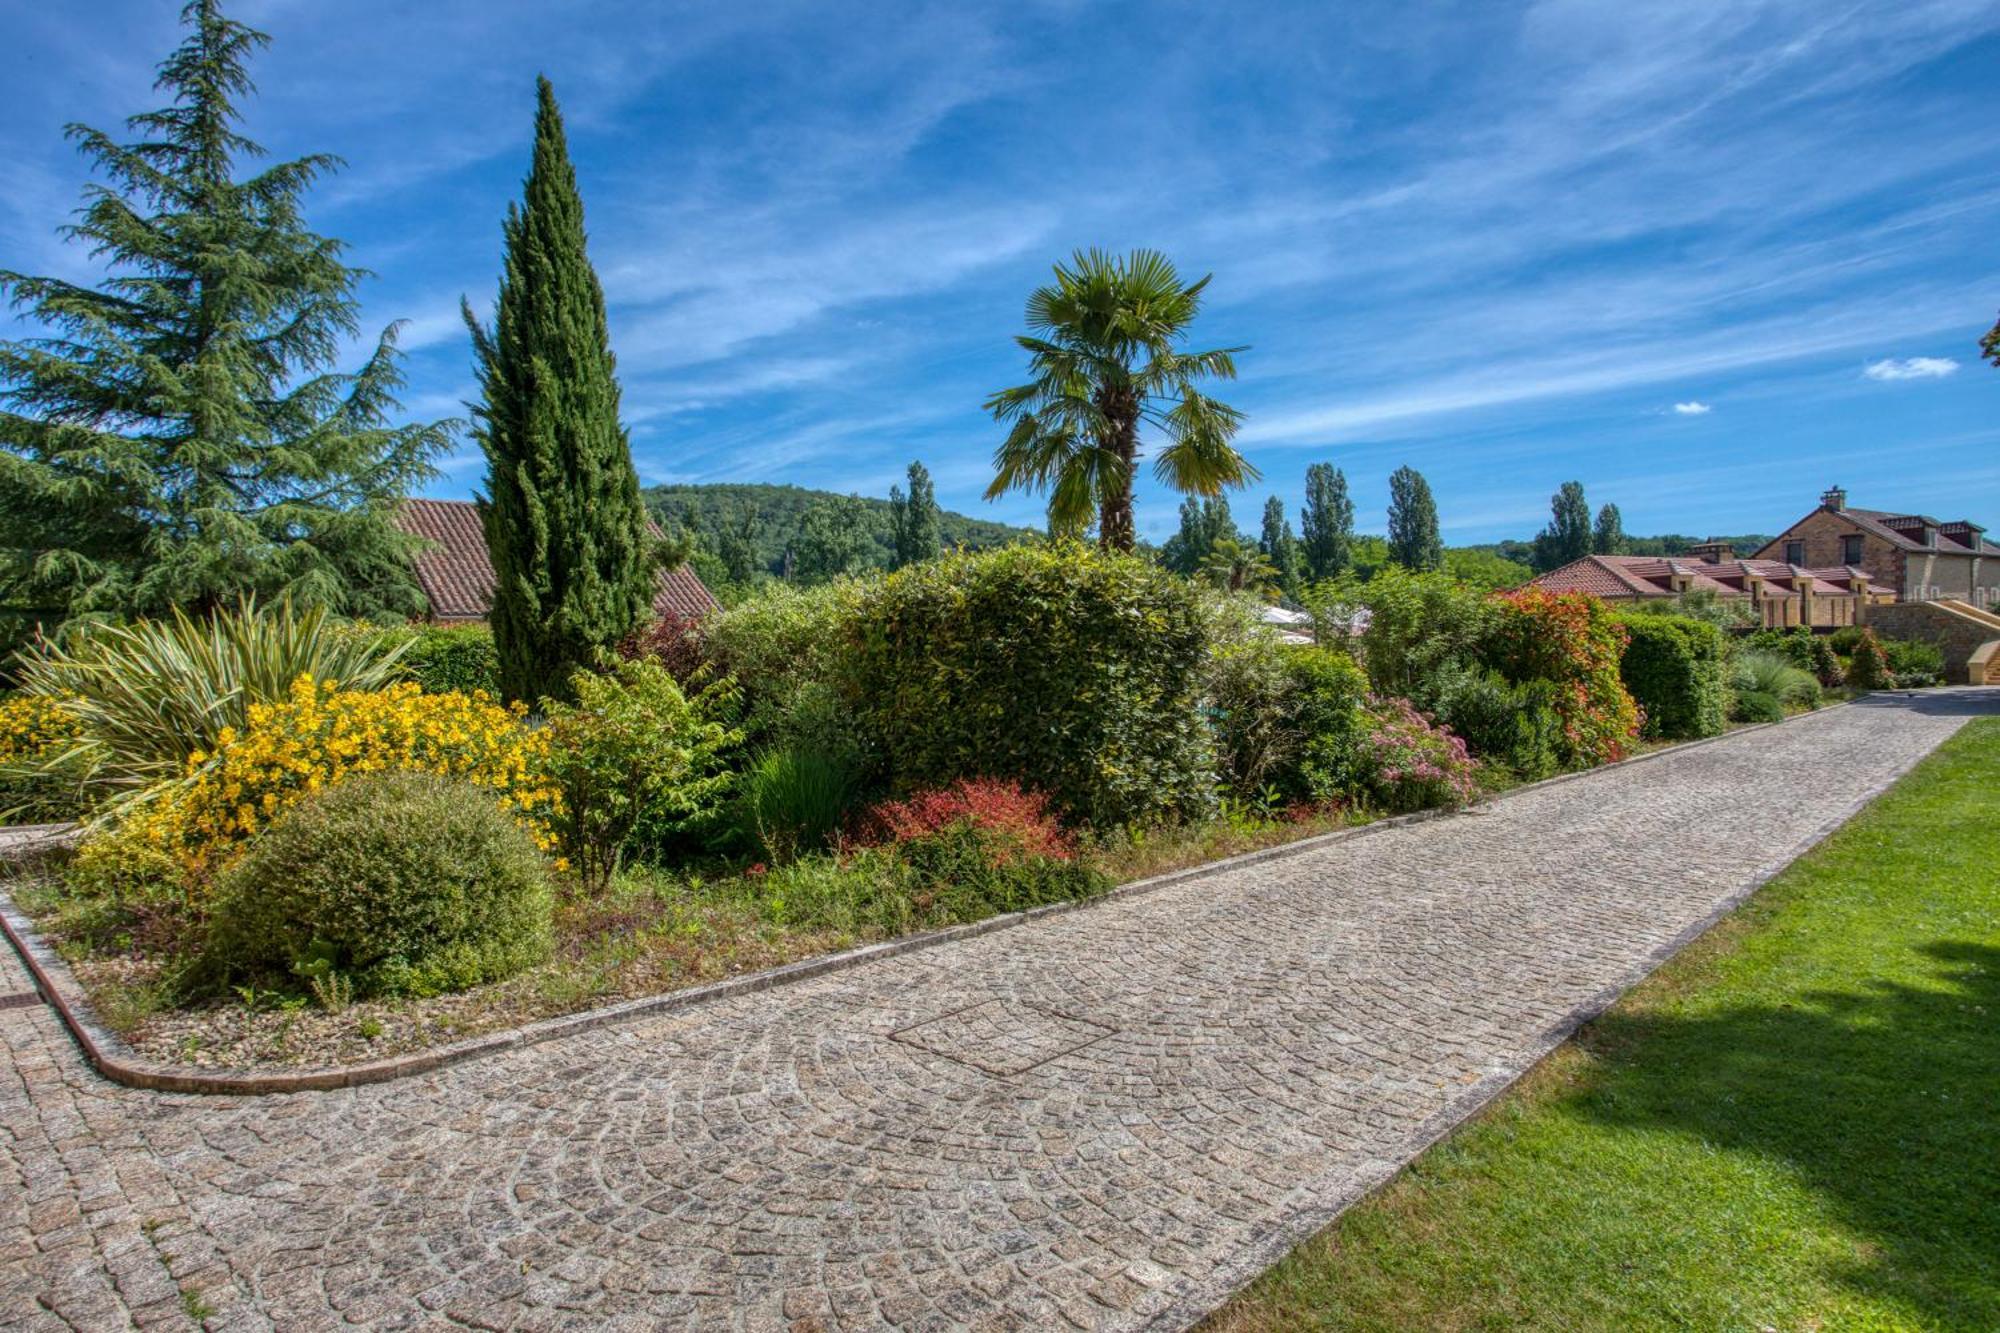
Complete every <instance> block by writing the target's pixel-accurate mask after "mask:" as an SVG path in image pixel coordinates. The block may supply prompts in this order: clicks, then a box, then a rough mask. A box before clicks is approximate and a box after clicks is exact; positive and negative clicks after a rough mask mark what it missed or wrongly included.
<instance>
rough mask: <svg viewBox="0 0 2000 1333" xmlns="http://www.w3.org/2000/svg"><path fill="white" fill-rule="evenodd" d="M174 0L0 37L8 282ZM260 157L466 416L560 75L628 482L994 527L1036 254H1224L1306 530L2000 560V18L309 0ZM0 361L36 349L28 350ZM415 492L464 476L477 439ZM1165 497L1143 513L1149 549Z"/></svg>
mask: <svg viewBox="0 0 2000 1333" xmlns="http://www.w3.org/2000/svg"><path fill="white" fill-rule="evenodd" d="M176 8H177V5H175V4H173V3H169V2H168V0H146V2H144V3H141V2H139V0H90V3H88V4H87V5H79V6H53V5H47V6H44V5H28V4H14V5H8V6H6V7H4V9H0V52H4V53H5V54H4V55H0V76H4V77H0V267H14V268H20V269H27V270H30V271H42V272H61V273H65V274H78V273H81V272H84V271H86V269H85V267H84V262H83V258H82V256H81V255H79V254H78V253H76V252H74V251H73V250H69V249H66V248H65V247H64V246H63V245H62V244H61V243H60V242H59V241H58V240H57V239H56V237H55V235H54V229H55V227H56V226H58V225H59V224H60V223H61V222H63V221H64V220H65V217H66V214H67V212H68V211H69V210H70V209H72V208H73V207H75V204H76V196H77V189H78V187H79V186H80V185H81V184H82V183H83V180H84V170H85V168H84V164H83V163H82V162H81V160H80V159H78V158H77V157H76V156H75V154H74V152H73V151H72V150H71V149H70V147H69V146H68V145H67V144H65V143H64V142H63V141H62V139H61V137H60V131H61V126H62V125H63V124H64V123H65V122H67V121H71V120H82V121H86V122H89V123H92V124H95V125H98V126H101V127H104V128H107V129H110V128H114V126H115V122H117V121H118V120H120V119H121V118H122V117H123V116H124V115H126V114H128V113H130V112H133V111H137V110H140V109H143V108H146V107H149V106H151V105H153V103H154V98H153V95H152V94H151V92H150V90H149V86H150V83H151V67H152V65H153V64H154V63H155V62H156V61H157V60H158V59H159V58H160V57H161V56H162V55H164V54H165V53H166V52H167V51H168V50H169V49H170V48H171V47H172V45H173V44H174V43H175V42H176V41H177V40H178V32H177V29H176V27H175V23H174V12H175V9H176ZM234 12H235V13H237V14H238V15H239V16H240V17H242V18H244V19H246V20H248V21H250V22H252V23H254V24H256V25H257V26H259V27H262V28H264V29H266V30H267V31H269V32H270V33H271V34H272V36H273V37H274V39H275V44H274V46H273V47H272V49H271V50H270V51H269V52H268V53H266V54H265V55H264V56H263V57H262V58H261V59H260V60H259V62H258V63H257V65H256V66H255V70H254V72H255V75H256V77H257V79H258V81H259V84H260V87H261V94H260V96H259V97H258V98H257V99H256V100H255V101H254V102H252V103H251V104H250V105H249V107H248V109H247V110H248V116H247V130H248V132H249V133H250V134H251V135H252V137H254V138H257V139H259V140H261V141H262V142H263V143H265V144H266V145H267V146H268V147H269V148H271V149H272V151H273V152H274V153H276V154H296V153H300V152H308V151H322V150H323V151H330V152H335V153H338V154H340V155H341V156H343V157H344V158H346V159H347V161H348V164H349V165H348V168H347V170H346V171H345V172H343V173H342V174H341V175H340V176H338V177H336V178H334V179H333V180H332V181H330V182H329V183H327V184H325V185H323V186H322V187H321V188H320V189H319V190H318V191H317V192H316V193H315V194H314V196H313V197H312V199H311V201H310V205H309V212H308V217H309V221H310V222H311V223H312V224H313V225H314V226H316V227H317V228H318V229H320V230H322V231H325V232H328V233H331V234H334V235H338V236H340V237H342V238H344V239H345V240H347V241H348V242H349V243H350V245H351V246H352V257H353V258H354V260H355V261H356V262H358V263H361V264H364V265H366V266H367V267H369V268H371V269H373V270H374V271H375V272H376V273H377V275H378V276H377V277H376V278H375V279H374V280H372V281H371V282H370V283H369V284H368V286H367V288H366V290H365V302H366V304H365V309H364V312H363V317H364V320H365V321H367V322H368V323H370V324H371V325H380V324H382V323H386V322H387V321H389V320H391V319H399V318H400V319H408V320H409V321H410V325H409V328H408V330H407V332H406V335H405V343H406V345H407V346H408V347H409V348H410V356H409V358H408V371H409V378H410V385H409V391H408V394H407V395H406V398H407V406H408V408H409V411H410V412H411V413H412V414H413V415H424V416H433V417H434V416H440V415H457V414H458V413H459V408H458V403H459V400H461V399H462V398H464V397H466V396H468V395H469V394H470V392H471V375H470V353H469V349H468V347H467V345H466V339H465V336H464V331H463V329H462V327H461V326H460V325H459V322H458V319H457V314H456V307H457V302H458V298H459V294H460V293H461V292H463V293H468V294H470V295H471V296H472V297H473V299H474V301H475V302H476V303H478V304H480V305H482V306H483V305H485V304H486V303H487V302H489V301H490V300H491V297H492V293H493V287H494V282H495V277H496V273H497V264H498V256H499V240H500V237H499V221H500V216H501V213H502V211H503V210H504V208H505V206H506V203H507V201H508V200H509V199H510V198H512V197H515V196H516V195H517V194H518V191H519V185H520V178H521V176H522V174H523V173H524V171H525V170H526V160H527V151H528V142H529V126H530V117H531V114H532V109H533V80H534V76H535V74H536V73H537V72H538V71H540V72H545V73H547V74H548V76H549V77H550V78H551V79H552V80H554V82H555V84H556V88H557V93H558V95H559V97H560V98H561V99H562V102H563V106H564V111H565V115H566V117H567V119H568V124H569V130H570V143H571V150H572V153H573V155H574V157H575V159H576V163H577V169H578V174H579V177H580V180H581V183H582V187H583V190H584V196H585V204H586V208H587V210H588V216H589V221H590V227H591V245H592V254H593V258H594V259H595V261H596V263H597V266H598V270H599V272H600V274H601V275H602V277H603V280H604V285H605V289H606V295H607V297H608V299H609V301H610V305H611V322H612V335H613V341H614V346H615V348H616V351H617V353H618V356H619V364H620V368H621V374H622V379H623V383H624V391H625V399H624V401H625V408H626V414H627V418H628V424H629V425H630V426H631V429H632V438H633V448H634V454H635V457H636V460H637V463H638V466H639V470H640V473H641V475H642V477H643V478H644V479H645V480H647V481H649V482H651V481H683V480H685V481H730V480H742V481H773V482H793V483H797V484H800V485H807V486H822V487H828V488H832V489H837V490H843V491H859V492H862V493H865V494H883V493H886V491H887V489H888V487H889V486H890V484H891V483H892V482H894V481H896V480H897V479H898V478H899V476H900V474H901V471H902V468H903V466H904V464H905V463H907V461H908V460H909V459H911V458H922V459H923V460H924V461H925V462H926V463H927V464H928V465H929V466H930V468H931V470H932V472H933V474H934V475H935V476H936V478H937V482H938V491H939V496H940V498H941V499H942V500H943V501H944V503H945V504H946V505H947V506H948V507H951V508H956V509H960V510H964V511H966V512H970V513H977V514H987V515H990V516H992V517H996V518H1001V519H1007V520H1013V521H1028V522H1032V521H1035V520H1036V519H1037V518H1038V517H1039V514H1040V504H1039V502H1038V501H1037V500H1035V499H1034V498H1033V497H1028V496H1013V497H1009V498H1007V499H1005V500H1003V501H1001V502H999V503H996V504H992V505H988V504H986V503H984V502H983V501H981V499H980V495H981V492H982V491H983V489H984V486H985V483H986V480H987V479H988V476H989V467H990V458H991V454H992V449H993V446H994V444H995V443H996V442H997V440H998V436H999V431H998V428H997V427H995V426H994V425H993V423H992V422H991V421H989V420H988V419H987V418H986V417H985V416H984V415H983V414H982V413H981V411H980V408H979V404H980V402H981V400H982V399H983V398H984V396H985V395H986V394H987V393H988V392H990V391H991V390H993V389H995V388H998V387H1001V386H1003V385H1007V384H1010V383H1013V382H1014V381H1015V380H1017V379H1018V378H1019V377H1020V375H1021V370H1022V354H1021V353H1020V352H1019V350H1018V349H1016V348H1015V347H1014V346H1013V344H1012V342H1011V335H1012V334H1014V333H1015V332H1017V331H1019V329H1020V321H1021V309H1022V304H1023V301H1024V300H1025V298H1026V296H1027V293H1028V292H1029V290H1030V289H1031V288H1033V287H1034V286H1035V285H1036V284H1037V283H1039V282H1041V281H1043V280H1044V279H1045V277H1046V275H1047V271H1048V267H1049V265H1050V263H1051V262H1052V261H1054V260H1055V259H1057V258H1059V257H1061V256H1063V255H1065V254H1067V253H1068V252H1069V251H1070V250H1072V249H1074V248H1076V247H1079V246H1087V245H1099V246H1105V247H1110V248H1116V249H1124V248H1128V247H1132V246H1138V245H1150V246H1157V247H1160V248H1163V249H1165V250H1166V251H1167V252H1168V253H1169V254H1170V255H1172V256H1173V257H1174V259H1175V260H1176V262H1177V263H1179V265H1180V266H1181V268H1182V269H1183V271H1184V272H1187V273H1189V274H1199V273H1202V272H1212V273H1213V274H1214V282H1213V284H1212V287H1211V289H1210V291H1211V294H1212V296H1211V301H1210V304H1209V307H1208V309H1207V311H1206V312H1205V313H1204V316H1203V319H1202V321H1201V323H1200V324H1199V325H1198V326H1197V330H1196V341H1197V342H1199V343H1202V344H1204V345H1222V344H1237V343H1247V344H1249V345H1250V347H1251V350H1250V351H1249V352H1247V353H1245V354H1244V355H1243V356H1242V357H1241V358H1240V365H1241V370H1242V376H1241V379H1240V380H1239V381H1238V382H1237V383H1236V384H1234V385H1231V386H1228V388H1227V389H1226V391H1224V392H1223V393H1222V396H1223V397H1225V398H1226V399H1228V400H1229V401H1231V402H1234V403H1235V404H1236V405H1237V406H1239V407H1241V408H1243V409H1244V410H1245V411H1246V412H1247V413H1248V422H1247V425H1246V427H1245V430H1244V434H1243V437H1242V443H1243V445H1244V448H1245V452H1246V453H1247V454H1248V455H1249V457H1250V458H1251V459H1252V461H1253V462H1254V463H1256V465H1257V466H1258V467H1260V468H1261V469H1262V470H1263V472H1264V481H1263V482H1261V483H1257V484H1255V485H1253V486H1252V487H1251V488H1249V490H1248V491H1246V492H1244V493H1243V494H1241V495H1240V496H1238V497H1235V498H1234V499H1233V504H1234V506H1235V509H1236V513H1237V517H1238V521H1239V522H1240V523H1242V524H1243V525H1244V526H1245V527H1254V525H1255V522H1256V518H1257V514H1258V512H1259V511H1260V509H1261V508H1262V505H1263V501H1264V497H1265V496H1266V495H1268V494H1273V493H1275V494H1278V495H1281V496H1283V497H1284V498H1285V500H1286V503H1287V506H1288V508H1290V509H1291V510H1293V511H1294V514H1295V513H1296V509H1297V506H1298V502H1299V496H1300V493H1301V491H1302V489H1303V481H1302V478H1303V473H1304V471H1305V467H1306V465H1307V464H1308V463H1311V462H1314V461H1318V460H1321V459H1327V460H1331V461H1333V462H1334V463H1336V464H1338V465H1339V466H1341V467H1342V468H1344V469H1345V471H1346V472H1347V475H1348V477H1349V480H1350V483H1351V485H1352V487H1353V489H1354V493H1355V497H1356V503H1357V508H1358V510H1359V512H1360V521H1361V526H1362V527H1363V528H1364V529H1368V530H1380V528H1381V526H1382V521H1383V520H1382V513H1383V509H1384V506H1385V504H1386V496H1387V477H1388V474H1389V473H1390V471H1392V470H1393V469H1394V468H1396V467H1397V466H1398V465H1400V464H1404V463H1408V464H1410V465H1412V466H1414V467H1416V468H1418V469H1419V470H1421V471H1422V472H1423V473H1424V474H1425V475H1426V476H1427V477H1429V479H1430V481H1431V484H1432V486H1433V488H1434V489H1435V491H1436V492H1437V495H1438V500H1439V508H1440V512H1441V516H1442V518H1443V522H1444V526H1445V535H1446V539H1447V540H1448V541H1451V542H1472V541H1483V540H1492V539H1496V538H1499V537H1504V536H1521V537H1525V536H1528V535H1530V534H1531V533H1532V532H1533V531H1534V530H1535V529H1536V528H1538V527H1539V526H1540V525H1541V523H1542V522H1543V521H1544V520H1545V519H1546V517H1547V506H1548V496H1549V493H1550V492H1551V491H1553V490H1554V489H1555V488H1556V486H1557V484H1558V483H1559V482H1561V481H1563V480H1565V479H1568V478H1572V477H1574V478H1577V479H1580V480H1581V481H1583V483H1584V484H1585V487H1586V489H1587V492H1588V494H1589V496H1590V499H1591V501H1592V503H1593V504H1597V503H1601V502H1603V501H1607V500H1611V501H1616V502H1617V503H1618V504H1619V506H1620V507H1621V509H1622V510H1623V512H1624V515H1625V523H1626V527H1627V529H1628V530H1629V531H1634V532H1655V531H1670V530H1671V531H1682V532H1693V533H1707V532H1735V531H1743V530H1775V529H1777V528H1779V527H1781V526H1783V525H1785V524H1786V523H1788V522H1790V521H1791V520H1792V519H1794V518H1796V517H1797V516H1798V515H1799V514H1801V513H1803V512H1804V511H1806V510H1807V509H1809V508H1810V507H1811V506H1812V504H1813V503H1814V501H1815V498H1816V497H1817V495H1818V493H1819V491H1820V490H1821V489H1822V488H1823V487H1824V486H1825V485H1826V484H1828V483H1830V482H1835V481H1837V482H1840V483H1843V484H1845V485H1846V486H1847V488H1848V490H1849V492H1850V495H1851V497H1852V501H1853V502H1854V503H1856V504H1860V505H1868V506H1873V507H1877V508H1889V509H1905V508H1907V509H1921V510H1925V511H1928V512H1932V513H1935V514H1938V515H1940V516H1943V517H1948V518H1949V517H1958V516H1961V515H1965V516H1970V517H1972V518H1974V519H1975V520H1976V521H1980V522H1984V523H1987V524H1989V525H1990V526H1992V527H1994V528H1996V529H2000V370H1995V369H1993V368H1992V367H1990V366H1987V365H1984V364H1982V363H1981V362H1979V361H1978V359H1977V347H1976V344H1977V340H1978V338H1979V336H1980V334H1981V333H1982V332H1983V331H1984V330H1985V329H1987V328H1989V327H1991V325H1992V323H1993V321H1994V318H1995V314H1996V310H2000V242H1996V239H1995V238H1996V235H2000V230H1996V226H1995V219H1996V214H2000V137H1996V136H1995V134H1994V132H1993V125H1994V110H1995V105H1996V100H1995V99H1996V93H1995V71H1996V70H2000V0H1988V2H1976V0H1963V2H1940V3H1872V4H1843V3H1839V2H1838V0H1835V2H1834V3H1828V2H1827V0H1811V2H1810V3H1805V2H1801V3H1790V2H1786V3H1752V2H1750V0H1713V2H1711V0H1674V2H1673V3H1661V4H1646V5H1635V4H1611V3H1604V2H1602V0H1562V2H1559V3H1536V4H1529V5H1514V4H1498V3H1477V4H1465V5H1451V6H1447V5H1408V4H1353V5H1326V4H1319V3H1311V4H1298V5H1284V4H1275V3H1264V4H1256V5H1245V6H1237V5H1213V4H1203V5H1195V4H1188V5H1179V4H1087V3H1054V4H1044V3H1034V2H1032V0H1030V2H1027V3H1023V2H1021V0H1014V2H1013V3H1008V4H1004V5H1003V4H992V5H985V4H972V3H947V4H938V5H931V6H925V5H917V4H900V3H869V4H865V5H863V4H844V5H842V4H827V3H803V4H796V5H787V4H783V3H755V4H737V5H727V6H725V5H716V4H698V5H685V6H684V5H674V4H666V3H648V4H645V5H634V4H629V3H609V2H606V3H587V2H584V0H570V2H552V0H426V2H425V3H422V4H410V3H407V0H396V2H390V0H346V2H345V3H342V4H338V5H331V4H323V3H307V2H306V0H260V2H259V3H254V4H252V3H239V4H238V5H236V6H235V7H234ZM15 331H17V332H18V331H19V330H18V326H17V327H16V329H15ZM446 468H447V470H446V474H445V476H444V478H443V479H442V480H441V481H440V482H439V483H438V485H437V487H436V488H435V493H436V494H440V495H469V494H471V493H472V491H473V489H474V488H475V487H476V486H477V485H478V484H479V482H480V477H481V464H480V460H479V458H478V454H477V450H476V449H475V448H473V447H472V446H471V445H470V443H469V442H468V443H466V444H465V445H464V446H463V448H462V450H461V452H460V455H459V456H458V457H456V458H454V459H452V460H450V461H449V462H448V463H447V464H446ZM1173 523H1174V500H1173V498H1172V497H1170V496H1167V495H1164V494H1162V493H1161V492H1160V491H1159V489H1158V488H1157V487H1155V486H1154V485H1153V484H1152V483H1151V482H1150V479H1149V480H1148V481H1147V483H1146V484H1145V485H1144V486H1143V487H1142V491H1141V496H1140V526H1141V530H1142V531H1143V532H1144V533H1146V534H1147V535H1149V536H1151V537H1153V538H1155V539H1159V538H1162V537H1164V536H1165V535H1166V534H1167V533H1168V532H1170V531H1171V530H1172V526H1173Z"/></svg>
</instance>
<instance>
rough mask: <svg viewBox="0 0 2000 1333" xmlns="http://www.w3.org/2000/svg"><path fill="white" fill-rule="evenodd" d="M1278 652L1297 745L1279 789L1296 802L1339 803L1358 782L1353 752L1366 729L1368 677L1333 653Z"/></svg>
mask: <svg viewBox="0 0 2000 1333" xmlns="http://www.w3.org/2000/svg"><path fill="white" fill-rule="evenodd" d="M1279 652H1280V654H1281V656H1282V658H1283V660H1284V664H1285V676H1286V680H1287V683H1288V685H1289V687H1290V688H1289V706H1290V725H1291V727H1292V728H1293V730H1294V732H1295V734H1296V735H1297V737H1298V743H1297V748H1296V749H1295V751H1294V752H1293V754H1292V756H1291V759H1290V761H1289V762H1288V763H1286V764H1285V765H1283V766H1282V768H1281V769H1280V775H1279V779H1278V785H1279V787H1280V788H1281V789H1282V790H1283V791H1284V793H1285V794H1286V795H1287V796H1289V797H1291V798H1292V799H1293V800H1297V801H1310V802H1314V803H1318V802H1322V801H1332V800H1340V799H1344V798H1346V797H1347V796H1348V795H1350V794H1351V793H1352V792H1353V790H1354V789H1355V787H1356V785H1357V783H1358V781H1359V778H1358V775H1357V773H1356V767H1355V751H1356V746H1357V745H1358V743H1359V741H1360V738H1361V736H1362V734H1363V733H1364V732H1365V731H1366V730H1367V726H1368V718H1367V713H1366V709H1365V707H1364V705H1365V704H1366V702H1367V699H1368V674H1367V673H1366V672H1365V671H1363V670H1362V669H1361V664H1360V663H1359V662H1356V661H1355V660H1354V659H1353V658H1352V657H1349V656H1348V655H1347V654H1346V653H1344V652H1341V651H1340V650H1338V649H1333V648H1320V647H1308V646H1306V645H1304V644H1294V645H1290V646H1285V647H1281V648H1280V649H1279Z"/></svg>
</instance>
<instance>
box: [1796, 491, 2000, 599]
mask: <svg viewBox="0 0 2000 1333" xmlns="http://www.w3.org/2000/svg"><path fill="white" fill-rule="evenodd" d="M1757 555H1758V557H1759V558H1760V559H1765V560H1782V561H1785V562H1787V563H1790V564H1795V565H1808V566H1815V567H1818V566H1827V565H1853V566H1855V567H1857V568H1860V569H1863V570H1865V571H1867V574H1868V577H1869V579H1870V580H1872V581H1873V582H1876V583H1880V584H1885V585H1887V586H1888V587H1890V588H1893V589H1894V590H1895V593H1896V598H1897V600H1899V601H1905V602H1936V601H1958V602H1965V603H1967V604H1969V605H1971V606H1974V607H1977V608H1980V609H1982V610H1990V609H1993V608H1996V607H2000V546H1995V545H1994V544H1993V543H1992V542H1989V541H1987V540H1986V529H1984V528H1982V527H1980V526H1979V525H1978V524H1977V523H1973V522H1971V521H1970V520H1968V519H1962V518H1961V519H1956V520H1953V521H1951V522H1941V521H1939V520H1938V519H1935V518H1932V517H1930V516H1929V515H1927V514H1892V513H1888V512H1885V511H1883V510H1880V509H1852V508H1849V507H1848V504H1847V492H1846V491H1844V490H1842V489H1841V488H1840V487H1838V486H1835V487H1832V488H1831V489H1829V490H1828V491H1827V492H1826V493H1825V494H1824V495H1822V496H1820V504H1819V508H1817V509H1815V510H1813V511H1812V512H1811V513H1810V514H1807V515H1806V516H1805V517H1804V518H1802V519H1800V520H1799V521H1798V522H1796V523H1794V524H1792V526H1791V527H1789V528H1786V529H1785V530H1784V531H1783V532H1781V533H1779V534H1778V536H1777V537H1776V538H1775V539H1773V540H1772V541H1771V543H1770V544H1769V545H1767V546H1766V547H1764V549H1762V550H1761V551H1759V552H1757Z"/></svg>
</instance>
